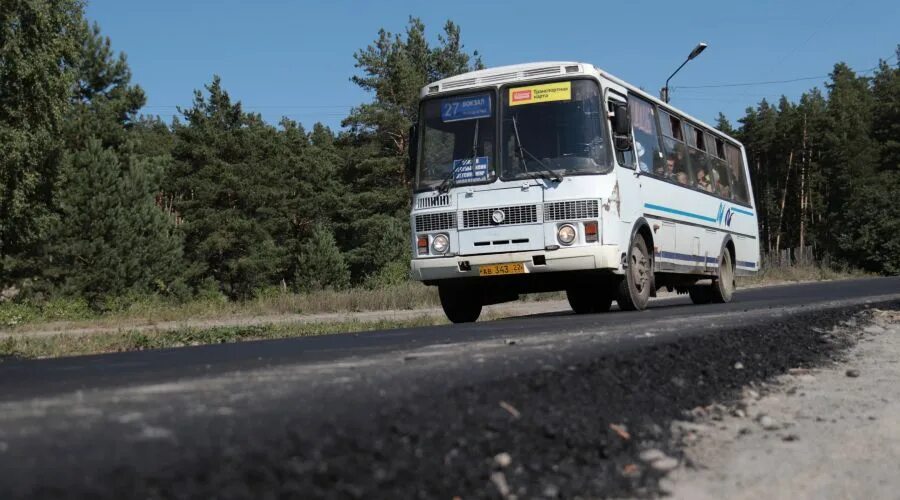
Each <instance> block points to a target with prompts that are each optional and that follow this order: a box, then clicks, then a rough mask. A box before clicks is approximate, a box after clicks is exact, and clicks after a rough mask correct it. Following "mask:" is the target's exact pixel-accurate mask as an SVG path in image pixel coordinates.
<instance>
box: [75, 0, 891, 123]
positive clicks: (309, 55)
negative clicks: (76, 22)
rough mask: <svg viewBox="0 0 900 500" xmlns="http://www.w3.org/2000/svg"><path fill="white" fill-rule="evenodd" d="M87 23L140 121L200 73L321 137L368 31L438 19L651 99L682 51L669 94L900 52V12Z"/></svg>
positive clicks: (107, 8)
mask: <svg viewBox="0 0 900 500" xmlns="http://www.w3.org/2000/svg"><path fill="white" fill-rule="evenodd" d="M87 12H88V16H89V18H90V19H91V20H93V21H97V22H99V23H100V25H101V28H102V30H103V32H104V33H105V34H106V35H108V36H109V37H111V39H112V43H113V47H114V48H115V49H116V50H120V51H123V52H125V53H126V54H127V55H128V60H129V63H130V66H131V68H132V71H133V73H134V81H135V82H136V83H138V84H140V85H141V86H142V87H143V88H144V89H145V90H146V92H147V95H148V103H147V107H146V108H145V109H144V112H145V113H148V114H158V115H161V116H162V117H163V118H164V119H165V120H167V121H168V120H170V119H171V116H172V114H173V113H175V112H176V110H175V106H187V105H189V104H190V102H191V99H192V92H193V90H194V89H198V88H201V87H202V86H203V85H204V84H205V83H208V82H209V81H210V80H211V78H212V75H213V74H218V75H220V76H221V77H222V80H223V84H224V86H225V88H226V89H227V90H228V91H229V93H230V94H231V96H232V98H234V99H238V100H240V101H242V102H243V103H244V105H245V107H246V109H249V110H252V111H256V112H260V113H262V114H263V116H264V117H265V118H266V119H267V120H269V121H272V122H277V121H278V120H279V119H280V117H281V116H288V117H290V118H292V119H295V120H298V121H300V122H302V123H303V124H304V125H306V126H310V125H312V124H313V123H314V122H316V121H321V122H323V123H325V124H327V125H329V126H331V127H333V128H338V127H339V126H340V121H341V119H342V118H343V117H344V116H346V115H347V112H348V111H349V109H350V107H351V106H353V105H356V104H359V103H361V102H364V101H365V100H368V99H370V96H368V95H367V94H365V93H364V92H362V91H361V90H359V89H358V88H356V87H355V86H354V85H353V84H352V83H351V82H350V81H349V78H350V76H351V75H353V74H354V73H355V71H356V70H355V68H354V66H353V64H354V59H353V53H354V52H355V51H356V50H358V49H360V48H362V47H365V46H366V45H368V44H369V43H371V42H372V41H373V40H374V39H375V37H376V35H377V33H378V30H379V29H380V28H382V27H383V28H385V29H387V30H388V31H392V32H400V31H402V30H403V29H404V27H405V26H406V22H407V19H408V17H409V16H410V15H414V16H418V17H420V18H422V20H423V21H424V22H425V25H426V28H427V31H428V34H429V37H430V38H431V39H432V40H436V37H437V34H438V32H439V30H440V28H441V26H442V25H443V23H444V21H445V20H446V19H452V20H453V21H455V22H456V23H457V24H459V25H460V26H461V28H462V39H463V43H464V44H465V46H466V48H467V49H469V50H478V51H479V53H481V54H482V57H483V59H484V62H485V64H486V65H487V66H489V67H491V66H499V65H504V64H514V63H521V62H531V61H541V60H580V61H586V62H590V63H593V64H595V65H597V66H599V67H601V68H604V69H606V70H607V71H609V72H611V73H613V74H615V75H617V76H619V77H621V78H623V79H624V80H626V81H629V82H631V83H632V84H635V85H638V86H640V87H643V88H644V89H646V90H648V91H650V92H652V93H654V94H656V93H657V92H658V90H659V88H660V87H661V86H662V84H663V83H664V81H665V79H666V77H667V76H668V75H669V74H670V73H671V72H672V71H673V70H674V69H675V68H676V67H677V66H678V65H679V64H680V63H681V62H682V61H683V60H684V58H685V57H686V56H687V54H688V52H690V50H691V49H692V48H693V47H694V45H696V44H697V42H700V41H705V42H707V43H708V44H709V48H708V49H707V50H706V52H704V53H703V54H702V55H701V56H700V57H698V58H697V59H695V60H694V61H692V62H690V63H689V64H688V65H687V66H685V68H684V69H682V70H681V72H680V73H679V74H678V76H676V77H675V78H674V79H673V80H672V86H673V87H678V86H688V85H709V84H720V83H740V82H759V81H770V80H789V79H794V78H801V77H809V76H819V75H826V74H828V73H829V72H830V70H831V68H832V66H833V64H834V63H835V62H836V61H845V62H846V63H848V64H849V65H850V66H851V67H853V68H854V69H856V70H858V71H861V70H864V69H868V68H871V67H873V66H875V65H876V64H877V62H878V59H879V58H888V57H892V56H893V54H894V49H895V47H896V45H897V43H900V29H898V26H900V2H897V1H896V0H892V1H891V0H878V1H868V2H866V1H857V2H836V1H832V0H820V1H807V0H802V1H791V2H776V1H768V0H766V1H743V2H723V1H718V2H712V1H703V2H691V1H680V2H647V1H641V0H629V1H627V2H608V1H607V2H603V1H597V0H592V1H581V0H570V1H553V2H547V1H524V0H523V1H519V2H499V1H491V0H480V1H471V0H454V1H452V2H440V3H439V2H428V3H427V4H426V3H425V2H413V1H389V0H383V1H379V2H374V1H373V2H363V1H356V2H353V1H347V0H330V1H320V0H316V1H287V0H281V1H276V0H254V1H251V0H245V1H239V0H180V1H172V0H154V1H152V2H133V1H122V0H89V4H88V9H87ZM823 80H824V79H813V80H804V81H799V82H793V83H780V84H773V85H755V86H742V87H722V88H715V89H687V88H684V89H678V88H676V89H675V90H674V91H673V95H672V103H673V104H674V105H676V106H678V107H680V108H682V109H684V110H685V111H687V112H688V113H690V114H692V115H694V116H696V117H698V118H700V119H702V120H706V121H712V120H713V119H714V118H715V116H716V114H717V113H718V112H719V111H722V112H724V113H725V114H726V115H727V116H728V117H729V118H730V119H731V120H732V121H735V120H736V119H737V118H738V117H740V116H742V115H743V110H744V109H745V108H746V107H747V106H748V105H753V104H755V103H757V102H758V101H759V100H760V99H762V98H764V97H766V98H769V99H770V100H775V99H777V98H778V96H780V95H781V94H785V95H787V96H788V97H789V98H792V99H796V98H797V97H799V95H800V94H801V93H802V92H803V91H804V90H806V89H808V88H811V87H812V86H814V85H819V86H821V85H822V81H823Z"/></svg>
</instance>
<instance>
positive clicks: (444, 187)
mask: <svg viewBox="0 0 900 500" xmlns="http://www.w3.org/2000/svg"><path fill="white" fill-rule="evenodd" d="M480 121H481V120H475V137H473V138H472V160H471V163H470V165H471V168H472V175H474V174H475V162H476V160H477V159H478V123H479V122H480ZM463 165H464V163H463V162H459V163H458V164H456V165H454V166H453V168H451V169H450V171H449V172H447V175H446V176H444V178H443V179H442V180H441V184H440V185H439V186H438V193H446V192H447V191H448V190H450V186H451V185H452V184H453V182H452V181H453V175H454V174H456V171H457V170H459V169H460V167H462V166H463Z"/></svg>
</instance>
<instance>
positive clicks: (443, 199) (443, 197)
mask: <svg viewBox="0 0 900 500" xmlns="http://www.w3.org/2000/svg"><path fill="white" fill-rule="evenodd" d="M449 206H450V195H449V194H439V195H437V196H432V197H430V198H416V208H438V207H449Z"/></svg>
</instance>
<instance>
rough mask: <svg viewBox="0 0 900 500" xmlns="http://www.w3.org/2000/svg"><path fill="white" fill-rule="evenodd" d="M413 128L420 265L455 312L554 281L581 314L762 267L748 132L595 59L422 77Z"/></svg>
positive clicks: (718, 294) (700, 293)
mask: <svg viewBox="0 0 900 500" xmlns="http://www.w3.org/2000/svg"><path fill="white" fill-rule="evenodd" d="M411 138H412V139H411V143H412V145H411V147H410V164H411V166H412V167H413V168H414V169H415V185H414V195H413V203H412V213H411V215H410V223H411V227H412V239H411V243H412V253H413V258H412V264H411V274H412V277H413V278H414V279H416V280H420V281H422V282H424V283H425V284H428V285H435V286H437V287H438V290H439V295H440V299H441V304H442V306H443V309H444V312H445V313H446V314H447V317H448V318H449V319H450V320H451V321H453V322H455V323H459V322H470V321H475V320H476V319H478V316H479V315H480V314H481V309H482V306H484V305H488V304H495V303H500V302H505V301H510V300H515V299H517V298H518V297H519V295H520V294H524V293H534V292H547V291H557V290H565V291H566V293H567V296H568V299H569V303H570V304H571V306H572V309H573V310H574V311H575V312H576V313H579V314H582V313H594V312H601V311H607V310H609V308H610V306H611V304H612V301H613V300H615V301H616V302H617V303H618V305H619V308H620V309H623V310H641V309H644V308H646V307H647V303H648V301H649V299H650V297H653V296H655V295H656V292H657V290H659V289H662V288H666V289H668V290H670V291H672V290H677V291H678V292H679V293H689V294H690V297H691V299H692V300H693V302H694V303H709V302H728V301H729V300H731V297H732V294H733V292H734V287H735V284H734V278H735V275H740V274H747V273H755V272H756V271H757V270H758V268H759V246H758V237H759V233H758V229H757V222H756V210H755V207H754V202H753V195H752V191H751V187H750V180H749V173H748V171H747V160H746V156H745V153H744V148H743V146H742V145H741V144H740V143H739V142H738V141H736V140H735V139H733V138H732V137H729V136H728V135H726V134H724V133H722V132H721V131H718V130H716V129H714V128H713V127H711V126H709V125H707V124H705V123H703V122H701V121H700V120H697V119H695V118H692V117H691V116H689V115H687V114H686V113H684V112H682V111H679V110H677V109H675V108H674V107H672V106H669V105H668V104H666V103H664V102H662V101H660V100H658V99H656V98H654V97H653V96H650V95H648V94H647V93H645V92H643V91H641V90H640V89H638V88H636V87H634V86H633V85H629V84H628V83H625V82H624V81H622V80H620V79H618V78H616V77H614V76H612V75H610V74H608V73H606V72H604V71H603V70H600V69H598V68H595V67H594V66H592V65H590V64H585V63H577V62H550V63H534V64H523V65H515V66H506V67H499V68H493V69H486V70H481V71H475V72H471V73H466V74H462V75H458V76H454V77H451V78H447V79H444V80H441V81H438V82H435V83H432V84H430V85H427V86H426V87H424V88H423V89H422V91H421V103H420V107H419V123H418V124H417V125H416V126H415V127H413V130H412V132H411Z"/></svg>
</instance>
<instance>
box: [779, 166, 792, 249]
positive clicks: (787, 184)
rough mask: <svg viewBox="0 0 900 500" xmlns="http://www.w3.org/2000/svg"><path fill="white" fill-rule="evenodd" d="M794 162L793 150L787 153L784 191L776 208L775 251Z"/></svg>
mask: <svg viewBox="0 0 900 500" xmlns="http://www.w3.org/2000/svg"><path fill="white" fill-rule="evenodd" d="M793 164H794V150H793V149H792V150H791V153H790V154H789V155H788V165H787V174H785V177H784V192H783V193H782V194H781V206H780V207H779V209H778V226H777V227H776V228H775V234H776V236H775V251H776V252H777V251H778V250H779V249H780V248H781V223H782V221H784V205H785V203H786V202H787V194H788V187H789V184H790V181H791V166H792V165H793Z"/></svg>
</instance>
